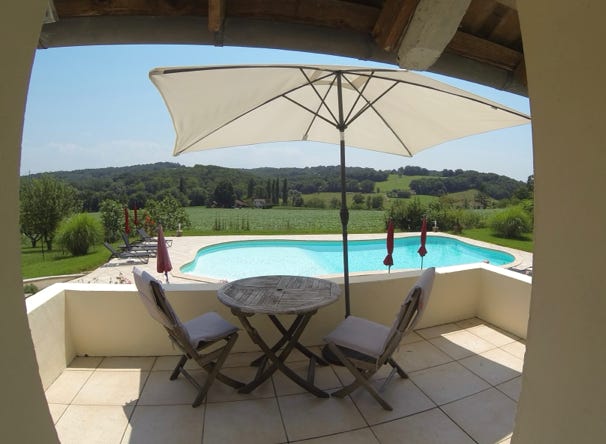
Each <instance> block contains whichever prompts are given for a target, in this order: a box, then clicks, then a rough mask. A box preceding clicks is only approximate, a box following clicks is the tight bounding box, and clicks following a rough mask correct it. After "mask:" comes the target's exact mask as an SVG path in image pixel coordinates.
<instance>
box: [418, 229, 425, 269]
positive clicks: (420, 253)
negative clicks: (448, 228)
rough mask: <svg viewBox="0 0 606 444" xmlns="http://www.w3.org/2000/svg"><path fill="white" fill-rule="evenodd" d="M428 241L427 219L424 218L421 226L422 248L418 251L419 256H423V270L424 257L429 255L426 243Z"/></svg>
mask: <svg viewBox="0 0 606 444" xmlns="http://www.w3.org/2000/svg"><path fill="white" fill-rule="evenodd" d="M426 241H427V218H426V217H423V223H422V224H421V246H420V247H419V249H418V250H417V253H419V256H421V269H423V257H424V256H425V255H426V254H427V248H425V242H426Z"/></svg>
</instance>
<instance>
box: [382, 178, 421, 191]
mask: <svg viewBox="0 0 606 444" xmlns="http://www.w3.org/2000/svg"><path fill="white" fill-rule="evenodd" d="M425 178H427V177H426V176H400V175H398V174H390V175H389V177H388V178H387V180H386V181H385V182H377V184H376V185H375V189H377V188H378V189H380V190H381V192H382V193H387V192H389V191H392V190H408V189H409V188H410V182H412V181H413V180H415V179H425Z"/></svg>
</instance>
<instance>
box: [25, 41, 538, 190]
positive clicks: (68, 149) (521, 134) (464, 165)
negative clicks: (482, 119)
mask: <svg viewBox="0 0 606 444" xmlns="http://www.w3.org/2000/svg"><path fill="white" fill-rule="evenodd" d="M246 63H256V64H259V63H301V64H303V63H307V64H330V65H333V64H334V65H350V66H351V65H354V66H377V67H387V68H394V67H393V66H391V65H385V64H380V63H374V62H367V61H361V60H357V59H349V58H344V57H335V56H328V55H322V54H310V53H303V52H294V51H279V50H270V49H258V48H235V47H222V48H217V47H212V46H186V45H183V46H179V45H137V46H135V45H126V46H121V45H114V46H90V47H70V48H51V49H44V50H38V51H37V52H36V56H35V60H34V66H33V69H32V75H31V79H30V87H29V94H28V99H27V107H26V112H25V123H24V130H23V142H22V154H21V174H22V175H26V174H33V173H41V172H50V171H71V170H78V169H88V168H103V167H119V166H129V165H139V164H148V163H155V162H176V163H179V164H182V165H187V166H192V165H196V164H202V165H219V166H224V167H229V168H256V167H265V166H268V167H304V166H318V165H338V164H339V149H338V145H334V146H332V145H327V144H319V143H313V142H291V143H273V144H266V145H255V146H254V148H253V149H254V155H251V148H250V147H246V148H224V149H218V150H212V151H205V152H197V153H186V154H182V155H180V156H177V157H174V156H173V155H172V150H173V145H174V141H175V133H174V129H173V125H172V121H171V119H170V115H169V113H168V111H167V109H166V106H165V104H164V102H163V100H162V98H161V96H160V94H159V92H158V91H157V89H156V88H155V87H154V85H153V84H152V83H151V81H150V80H149V77H148V73H149V71H150V70H151V69H153V68H155V67H167V66H184V65H188V66H191V65H223V64H246ZM422 74H425V75H428V76H430V77H433V78H435V79H438V80H440V81H443V82H445V83H450V84H452V85H454V86H456V87H458V88H461V89H464V90H467V91H470V92H473V93H475V94H478V95H480V96H482V97H486V98H488V99H490V100H493V101H495V102H498V103H501V104H503V105H506V106H509V107H511V108H514V109H516V110H519V111H522V112H524V113H527V114H529V113H530V110H529V102H528V99H527V98H525V97H521V96H518V95H515V94H510V93H506V92H503V91H498V90H496V89H493V88H489V87H484V86H481V85H477V84H474V83H470V82H465V81H462V80H458V79H452V78H448V77H445V76H439V75H436V74H431V73H422ZM203 105H204V104H201V106H203ZM346 163H347V165H348V166H361V167H371V168H375V169H381V170H391V169H397V168H400V167H406V166H408V165H413V166H420V167H424V168H428V169H431V170H443V169H452V170H454V169H463V170H476V171H480V172H490V173H497V174H503V175H506V176H509V177H512V178H515V179H519V180H523V181H526V179H527V178H528V176H529V175H531V174H533V164H532V136H531V126H530V125H523V126H519V127H515V128H510V129H505V130H499V131H493V132H490V133H486V134H481V135H477V136H471V137H467V138H464V139H459V140H456V141H452V142H448V143H444V144H441V145H438V146H436V147H432V148H430V149H427V150H425V151H422V152H421V153H419V154H417V155H415V156H414V157H412V158H410V157H403V156H396V155H390V154H382V153H377V152H374V151H367V150H361V149H356V148H347V153H346Z"/></svg>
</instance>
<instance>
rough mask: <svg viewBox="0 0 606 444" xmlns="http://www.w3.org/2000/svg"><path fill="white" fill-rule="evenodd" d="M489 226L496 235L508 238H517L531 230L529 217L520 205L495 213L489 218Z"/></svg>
mask: <svg viewBox="0 0 606 444" xmlns="http://www.w3.org/2000/svg"><path fill="white" fill-rule="evenodd" d="M489 226H490V227H491V228H492V230H493V231H494V233H495V234H496V235H498V236H501V237H505V238H508V239H519V238H521V237H522V234H524V233H528V232H530V231H532V223H531V221H530V217H529V216H528V213H526V212H525V211H524V210H523V209H522V208H520V207H510V208H508V209H506V210H504V211H501V212H499V213H497V214H495V215H494V216H492V217H491V218H490V220H489Z"/></svg>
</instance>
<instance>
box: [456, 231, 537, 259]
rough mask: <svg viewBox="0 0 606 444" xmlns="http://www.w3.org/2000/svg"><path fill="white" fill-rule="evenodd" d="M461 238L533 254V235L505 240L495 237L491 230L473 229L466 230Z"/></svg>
mask: <svg viewBox="0 0 606 444" xmlns="http://www.w3.org/2000/svg"><path fill="white" fill-rule="evenodd" d="M461 236H464V237H468V238H470V239H475V240H479V241H483V242H489V243H491V244H495V245H501V246H502V247H509V248H515V249H516V250H522V251H528V252H530V253H532V250H533V237H532V233H528V234H526V237H525V238H524V239H505V238H503V237H497V236H495V235H494V234H493V233H492V230H491V229H490V228H473V229H469V230H464V231H463V233H462V234H461Z"/></svg>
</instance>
